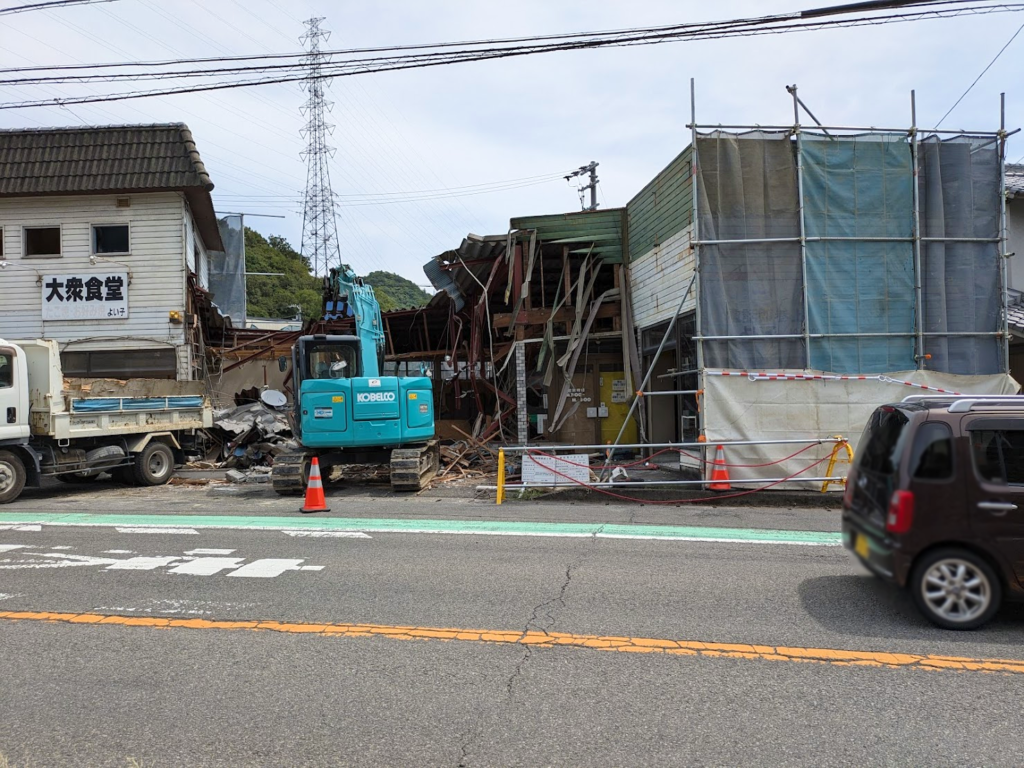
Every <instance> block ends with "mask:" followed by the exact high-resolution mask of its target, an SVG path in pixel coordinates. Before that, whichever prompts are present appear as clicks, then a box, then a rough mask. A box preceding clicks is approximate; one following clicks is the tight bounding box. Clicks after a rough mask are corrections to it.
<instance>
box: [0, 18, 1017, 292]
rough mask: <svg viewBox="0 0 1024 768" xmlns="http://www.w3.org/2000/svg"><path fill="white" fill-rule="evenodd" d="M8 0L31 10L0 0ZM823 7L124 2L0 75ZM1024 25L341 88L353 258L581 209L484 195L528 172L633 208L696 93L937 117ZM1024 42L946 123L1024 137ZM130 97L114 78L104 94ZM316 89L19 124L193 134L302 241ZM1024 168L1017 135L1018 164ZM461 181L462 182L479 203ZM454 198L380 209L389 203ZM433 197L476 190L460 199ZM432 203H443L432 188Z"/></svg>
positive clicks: (523, 65)
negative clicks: (306, 29) (305, 114)
mask: <svg viewBox="0 0 1024 768" xmlns="http://www.w3.org/2000/svg"><path fill="white" fill-rule="evenodd" d="M0 3H2V5H14V4H20V3H17V2H15V0H0ZM828 4H831V3H830V2H827V1H825V2H822V1H821V0H807V1H806V2H803V3H801V2H800V0H787V1H786V2H780V1H779V0H770V1H769V0H761V1H759V2H750V1H742V0H718V1H717V2H713V3H712V2H697V1H695V0H687V1H686V2H683V1H681V0H677V1H675V2H671V1H669V0H660V1H659V0H630V2H622V0H586V2H580V1H578V0H557V2H552V0H506V1H505V2H501V3H498V2H493V0H491V1H486V0H483V1H482V0H465V1H456V0H447V1H446V0H436V1H435V2H423V1H422V0H380V2H376V3H367V2H327V1H321V0H287V2H284V1H283V0H281V1H279V2H275V1H274V0H117V2H112V3H109V4H102V5H93V6H83V7H78V8H75V7H70V8H65V9H62V10H54V11H39V12H32V13H22V14H16V15H9V16H2V17H0V66H5V67H7V66H26V65H31V64H62V63H82V62H85V63H96V62H111V61H126V60H151V59H155V58H178V57H198V56H218V55H225V54H235V55H237V54H259V53H269V52H273V53H281V52H290V51H297V50H299V48H300V43H299V37H300V35H302V33H303V24H302V22H303V20H304V19H307V18H309V17H311V16H324V17H326V21H325V22H324V24H323V26H324V27H325V28H327V29H329V30H331V31H332V36H331V38H330V41H329V43H328V46H329V47H335V48H343V47H354V46H360V47H363V46H381V45H391V44H401V43H425V42H440V41H453V40H466V39H473V38H482V37H506V36H511V35H536V34H548V33H556V32H575V31H594V30H604V29H621V28H626V27H637V26H649V25H662V24H671V23H679V22H685V21H696V20H717V19H728V18H734V17H740V16H752V15H762V14H768V13H781V12H785V11H793V10H800V9H807V8H813V7H820V6H822V5H828ZM1022 24H1024V13H1003V14H993V15H987V16H973V17H965V18H957V19H951V20H931V21H922V22H913V23H902V24H893V25H888V26H871V27H861V28H853V29H837V30H830V31H823V32H809V33H799V34H787V35H771V36H765V37H756V38H737V39H729V40H716V41H706V42H699V43H671V44H667V45H660V46H653V47H642V48H615V49H606V50H599V51H580V52H571V53H556V54H546V55H541V56H531V57H524V58H515V59H506V60H501V61H493V62H479V63H469V64H460V65H455V66H449V67H440V68H431V69H422V70H414V71H406V72H394V73H383V74H373V75H363V76H359V77H347V78H338V79H335V80H334V81H333V82H332V84H331V86H330V96H331V98H332V100H333V102H334V108H333V112H332V115H331V119H332V121H333V122H334V123H335V125H336V129H335V132H334V134H333V136H332V137H331V143H332V144H333V145H334V146H335V147H336V148H337V152H336V154H335V155H334V158H333V160H332V162H331V174H332V181H333V187H334V191H335V192H336V193H337V194H338V195H339V196H340V197H339V200H340V201H341V205H340V207H339V209H338V230H339V235H340V239H341V243H342V257H343V258H344V259H345V260H347V261H349V262H350V263H351V264H353V266H354V267H355V268H356V270H357V271H359V272H361V273H365V272H369V271H371V270H373V269H389V270H392V271H395V272H398V273H400V274H402V275H404V276H406V277H408V278H410V279H412V280H414V281H415V282H416V283H418V284H425V283H426V278H425V276H424V275H423V272H422V264H423V263H424V262H425V261H427V260H428V259H429V258H431V257H432V256H434V255H436V254H438V253H440V252H442V251H445V250H448V249H450V248H453V247H455V246H457V245H458V244H459V243H460V242H461V240H462V238H463V237H464V236H465V234H466V233H467V232H475V233H477V234H495V233H504V232H505V231H506V230H507V229H508V221H509V218H510V217H513V216H521V215H527V214H542V213H543V214H547V213H560V212H565V211H572V210H578V209H579V207H580V205H579V200H578V197H577V193H576V190H575V188H574V186H571V185H569V184H568V183H566V182H565V181H564V180H562V179H560V178H554V179H553V180H548V181H545V182H544V183H537V184H532V185H530V186H522V187H519V188H516V189H506V190H504V191H492V192H487V193H475V194H466V193H467V192H470V191H473V188H474V187H475V188H476V189H481V188H486V187H484V186H481V185H493V184H494V183H495V182H501V181H506V180H513V179H529V178H531V177H541V176H556V175H564V174H565V173H567V172H568V171H570V170H572V169H574V168H576V167H578V166H580V165H583V164H585V163H587V162H589V161H591V160H596V161H598V162H599V163H600V167H599V169H598V173H599V176H600V180H601V181H600V185H599V186H600V196H599V201H600V203H601V206H602V207H611V206H621V205H625V204H626V202H628V200H629V199H630V198H631V197H632V196H633V195H634V194H636V192H638V191H639V190H640V188H641V187H643V185H644V184H645V183H646V182H647V181H649V180H650V179H651V177H652V176H654V175H655V174H656V173H657V172H658V171H659V170H660V169H661V168H663V167H664V166H665V165H666V164H668V162H669V161H670V160H671V159H672V158H673V157H674V156H675V155H676V154H678V153H679V152H680V151H681V150H682V149H683V148H684V147H685V146H686V145H687V144H688V143H689V131H688V129H687V128H686V127H685V125H686V123H687V122H688V120H689V114H690V104H689V79H690V78H691V77H693V78H696V83H697V116H698V121H699V122H705V123H742V124H754V123H757V124H782V123H790V122H792V102H791V100H790V98H789V96H788V94H787V93H786V91H785V86H786V85H787V84H792V83H797V84H798V85H799V89H800V95H801V97H802V98H803V99H804V100H805V101H806V102H807V104H808V106H809V107H810V108H811V109H812V111H814V112H815V114H816V115H817V116H818V117H819V118H820V119H821V120H822V121H823V122H825V123H826V124H837V125H876V126H886V127H889V126H907V125H909V124H910V90H911V89H916V91H917V100H918V101H917V103H918V123H919V125H922V126H925V125H934V124H935V123H936V122H937V121H938V120H939V118H940V117H941V116H942V115H943V114H944V113H945V112H946V110H947V109H949V107H951V106H952V105H953V103H954V102H955V101H956V100H957V98H959V96H960V95H961V94H962V93H963V92H964V90H965V89H966V88H967V87H968V86H969V85H970V84H971V82H972V81H973V80H974V78H975V77H977V76H978V74H979V73H980V72H981V71H982V69H983V68H984V67H985V66H986V65H987V64H988V63H989V61H991V59H992V57H993V56H995V54H996V53H997V52H998V51H999V49H1000V48H1001V47H1002V46H1003V45H1004V44H1006V42H1007V41H1008V40H1009V39H1010V37H1011V36H1012V35H1013V34H1014V32H1015V31H1017V30H1018V28H1019V27H1020V26H1021V25H1022ZM1022 63H1024V34H1021V35H1020V37H1018V38H1017V39H1016V40H1015V41H1014V42H1013V44H1012V45H1010V47H1009V48H1007V50H1006V51H1005V52H1004V53H1003V54H1002V56H1001V57H1000V59H999V60H998V61H997V62H996V64H995V65H994V66H993V67H992V68H991V69H990V70H989V71H988V73H987V74H986V75H985V77H984V78H983V79H982V80H981V82H979V83H978V84H977V85H976V86H975V87H974V89H973V90H972V91H971V93H970V94H969V95H968V96H967V98H966V99H964V101H963V102H962V103H961V104H960V106H959V107H958V108H957V109H956V111H954V112H953V114H952V115H951V116H950V117H949V118H948V119H947V120H946V122H945V124H944V125H943V127H944V128H967V129H974V130H994V129H996V128H998V123H999V93H1000V91H1005V92H1006V94H1007V125H1008V126H1009V127H1011V128H1016V127H1018V126H1020V125H1022V123H1024V93H1022V92H1021V89H1020V87H1019V83H1020V82H1021V74H1020V73H1021V65H1022ZM132 87H133V86H132V85H131V84H127V85H126V84H123V83H122V84H108V85H105V86H93V87H92V88H93V90H95V91H96V92H100V91H102V90H104V89H106V90H107V91H110V90H113V89H117V90H131V88H132ZM82 92H83V90H82V87H72V86H60V87H58V86H46V87H43V88H39V87H35V88H28V87H17V88H15V87H7V88H0V101H2V102H10V101H19V100H22V99H27V98H44V97H46V96H66V95H70V94H77V93H82ZM304 99H305V96H304V94H303V92H302V91H301V90H300V88H299V87H298V86H297V85H270V86H262V87H259V88H248V89H238V90H232V91H221V92H213V93H208V94H190V95H179V96H169V97H161V98H150V99H145V100H139V101H126V102H113V103H106V104H98V105H77V106H73V107H70V108H60V107H46V108H33V109H23V110H3V111H0V126H3V127H39V126H52V125H83V124H111V123H150V122H185V123H187V124H188V125H189V127H190V128H191V129H192V132H193V134H194V136H195V139H196V142H197V144H198V147H199V151H200V153H201V155H202V157H203V160H204V162H205V163H206V167H207V170H208V171H209V172H210V175H211V176H212V178H213V180H214V183H215V184H216V189H215V191H214V192H213V196H214V202H215V204H216V206H217V208H218V210H220V211H225V212H227V211H241V212H246V213H250V214H256V213H262V214H273V215H278V216H284V218H283V219H276V218H258V217H255V216H250V217H248V218H247V219H246V223H247V224H248V225H249V226H251V227H253V228H255V229H257V230H259V231H260V232H263V233H264V234H268V235H269V234H279V235H283V236H284V237H286V238H287V239H288V240H289V241H291V242H292V243H293V244H294V245H295V246H296V247H298V245H299V243H300V241H301V233H302V214H301V195H302V190H303V187H304V185H305V164H304V161H303V160H302V159H301V157H300V152H301V151H302V149H303V144H304V142H303V139H302V138H301V137H300V134H299V131H300V128H301V126H302V124H303V122H304V121H303V118H302V116H301V115H300V111H299V108H300V106H301V104H302V103H303V101H304ZM1021 155H1024V140H1021V138H1020V137H1019V136H1017V137H1014V138H1013V139H1011V142H1010V150H1009V159H1010V160H1011V161H1014V160H1017V159H1018V158H1019V156H1021ZM460 188H461V189H460ZM426 190H430V192H428V193H427V194H428V195H439V196H438V197H436V198H435V199H431V200H427V201H417V202H407V203H397V204H386V205H385V204H379V203H376V202H372V203H371V204H367V199H366V196H367V195H370V194H373V193H394V192H404V193H419V192H422V191H426ZM433 190H451V191H452V192H461V193H462V194H461V196H449V194H448V193H446V192H442V193H437V192H434V191H433ZM420 196H421V197H422V195H420Z"/></svg>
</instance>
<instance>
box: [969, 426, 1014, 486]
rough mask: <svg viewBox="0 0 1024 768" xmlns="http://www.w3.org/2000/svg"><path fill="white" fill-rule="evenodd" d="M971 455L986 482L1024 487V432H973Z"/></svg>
mask: <svg viewBox="0 0 1024 768" xmlns="http://www.w3.org/2000/svg"><path fill="white" fill-rule="evenodd" d="M971 455H972V456H973V457H974V466H975V468H976V469H977V471H978V474H979V475H980V476H981V477H982V478H983V479H984V480H987V481H988V482H991V483H999V484H1002V485H1006V484H1010V485H1024V429H982V430H975V431H972V432H971Z"/></svg>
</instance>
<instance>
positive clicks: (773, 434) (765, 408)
mask: <svg viewBox="0 0 1024 768" xmlns="http://www.w3.org/2000/svg"><path fill="white" fill-rule="evenodd" d="M721 373H722V372H720V371H719V372H716V371H706V372H705V373H704V374H703V375H702V379H703V384H702V388H703V390H704V397H703V399H702V406H703V409H704V429H705V434H706V435H707V441H708V445H709V446H710V447H711V450H709V451H708V457H707V460H708V461H712V460H713V459H714V450H713V449H714V446H715V444H716V443H717V442H720V441H726V440H786V439H798V438H799V439H812V438H825V437H832V436H835V435H842V436H843V437H845V438H846V439H848V440H849V441H850V445H851V446H852V447H853V449H854V450H855V451H856V449H857V443H858V441H859V440H860V436H861V433H862V432H863V431H864V425H865V424H866V423H867V420H868V417H869V416H870V415H871V413H872V411H874V409H875V408H877V407H878V406H879V405H884V404H886V403H895V402H899V401H900V400H902V399H903V398H905V397H907V396H908V395H925V394H928V391H927V390H925V389H921V388H918V387H912V386H908V385H907V384H902V383H894V382H895V381H907V382H914V383H917V384H925V385H928V386H932V387H938V388H940V389H944V390H947V391H951V392H957V393H962V394H976V395H982V394H993V395H1007V394H1015V393H1017V391H1018V390H1019V389H1020V386H1019V385H1018V384H1017V382H1016V381H1014V380H1013V379H1012V378H1011V377H1010V376H1007V375H1005V374H996V375H990V376H957V375H953V374H944V373H936V372H934V371H902V372H897V373H891V374H886V375H885V377H883V378H887V379H889V380H890V381H880V380H879V379H878V377H873V376H869V377H865V378H864V379H863V380H843V381H832V380H824V381H822V380H795V381H794V380H764V379H763V378H757V377H760V376H763V375H762V374H749V375H748V374H745V373H743V372H737V371H729V372H727V373H729V374H730V375H728V376H723V375H721ZM772 374H783V375H790V376H812V375H817V374H819V372H815V371H798V370H791V371H773V372H772ZM825 375H826V376H827V375H828V374H825ZM934 394H936V395H937V394H938V393H934ZM804 447H805V446H804V445H759V446H729V447H727V448H726V450H725V459H726V463H728V464H758V465H761V464H769V463H770V462H776V461H779V460H780V459H784V458H785V457H787V456H790V455H791V454H794V453H796V452H797V451H800V450H801V449H803V448H804ZM832 447H833V446H832V445H831V444H826V445H820V446H814V447H812V448H810V449H809V450H807V451H805V452H803V453H801V454H800V455H799V456H797V457H795V458H790V459H788V460H785V461H783V462H782V463H778V464H772V465H770V466H758V467H730V468H729V476H730V479H731V481H732V483H733V484H734V485H736V484H738V485H740V486H742V485H743V483H742V481H743V480H744V479H748V480H750V479H766V478H781V477H788V476H790V475H792V474H794V473H796V472H798V471H800V470H802V469H806V468H808V467H810V466H811V465H812V464H814V463H815V462H817V461H819V460H821V459H827V458H828V456H829V454H830V453H831V451H832ZM683 463H684V464H689V465H693V462H692V461H689V460H688V459H687V458H686V457H685V456H684V457H683ZM827 465H828V462H827V461H823V462H822V463H821V464H819V465H818V466H816V467H813V468H810V469H807V471H806V472H805V473H804V476H805V477H824V476H825V474H826V473H825V470H826V468H827ZM706 474H707V475H710V472H707V473H706ZM833 474H834V475H841V476H845V475H846V465H845V464H841V465H839V466H838V467H837V468H836V471H835V472H834V473H833ZM812 485H813V486H814V487H817V488H820V487H821V483H820V482H817V483H814V484H812ZM776 487H778V488H789V489H793V488H801V487H803V488H806V487H808V486H807V484H796V483H786V484H784V485H780V486H776ZM832 489H833V490H841V486H838V485H835V486H832Z"/></svg>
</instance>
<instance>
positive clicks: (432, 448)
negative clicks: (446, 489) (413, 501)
mask: <svg viewBox="0 0 1024 768" xmlns="http://www.w3.org/2000/svg"><path fill="white" fill-rule="evenodd" d="M440 463H441V455H440V449H439V444H438V442H437V440H431V441H430V442H429V443H425V444H424V445H421V446H418V447H416V448H395V449H394V450H393V451H391V490H393V491H421V490H423V488H424V487H425V486H426V484H427V483H429V482H430V481H431V480H432V479H433V477H434V475H436V474H437V469H438V467H439V466H440Z"/></svg>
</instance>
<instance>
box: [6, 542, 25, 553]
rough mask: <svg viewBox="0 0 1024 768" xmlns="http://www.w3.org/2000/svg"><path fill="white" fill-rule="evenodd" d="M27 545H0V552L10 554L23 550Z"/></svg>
mask: <svg viewBox="0 0 1024 768" xmlns="http://www.w3.org/2000/svg"><path fill="white" fill-rule="evenodd" d="M27 546H28V544H0V552H10V551H12V550H15V549H24V548H25V547H27Z"/></svg>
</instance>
